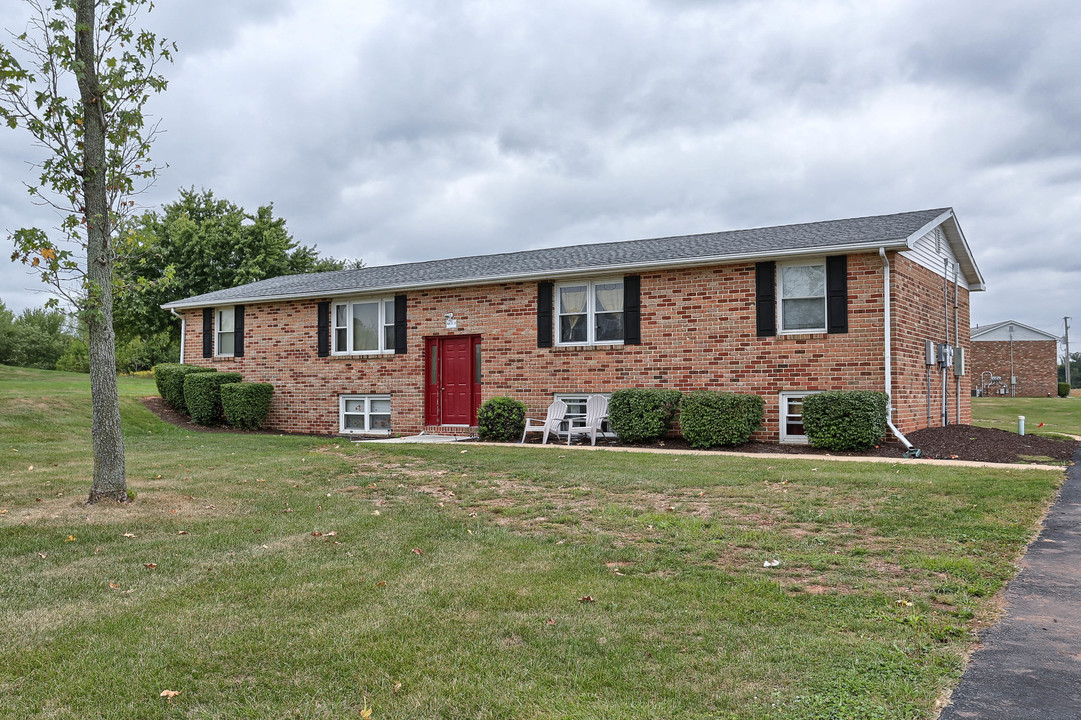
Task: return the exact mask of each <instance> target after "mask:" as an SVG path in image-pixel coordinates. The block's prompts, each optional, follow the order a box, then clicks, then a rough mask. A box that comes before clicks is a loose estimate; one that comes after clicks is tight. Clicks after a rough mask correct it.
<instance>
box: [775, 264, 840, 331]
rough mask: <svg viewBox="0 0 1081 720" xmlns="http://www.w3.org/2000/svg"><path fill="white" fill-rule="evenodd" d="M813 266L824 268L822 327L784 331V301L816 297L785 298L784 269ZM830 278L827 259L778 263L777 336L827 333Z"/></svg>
mask: <svg viewBox="0 0 1081 720" xmlns="http://www.w3.org/2000/svg"><path fill="white" fill-rule="evenodd" d="M811 265H821V266H822V277H823V280H824V283H823V290H822V327H817V328H798V329H794V330H785V329H784V301H785V300H805V299H811V298H813V297H815V296H813V295H812V296H808V297H807V298H786V297H785V296H784V268H786V267H809V266H811ZM828 283H829V277H828V276H827V274H826V259H825V258H808V259H804V260H793V261H792V262H786V263H777V308H776V312H777V334H778V335H807V334H810V333H824V332H826V326H827V325H828V324H829V302H828V297H829V285H828Z"/></svg>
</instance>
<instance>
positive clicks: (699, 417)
mask: <svg viewBox="0 0 1081 720" xmlns="http://www.w3.org/2000/svg"><path fill="white" fill-rule="evenodd" d="M764 408H765V403H764V402H763V401H762V398H761V397H759V396H758V395H745V394H740V393H729V392H715V391H710V390H700V391H698V392H691V393H687V394H686V395H684V396H683V401H682V402H681V403H680V410H679V425H680V427H681V428H682V429H683V439H684V440H686V441H687V443H688V444H689V445H690V446H691V447H693V448H699V449H703V450H704V449H706V448H711V447H717V446H718V445H742V444H743V443H745V442H747V441H748V440H750V439H751V435H753V434H754V431H755V430H757V429H758V428H759V427H761V425H762V418H763V416H764Z"/></svg>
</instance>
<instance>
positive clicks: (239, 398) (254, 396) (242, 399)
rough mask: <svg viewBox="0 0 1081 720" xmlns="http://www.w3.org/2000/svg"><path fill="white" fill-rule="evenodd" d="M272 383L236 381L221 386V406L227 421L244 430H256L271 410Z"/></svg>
mask: <svg viewBox="0 0 1081 720" xmlns="http://www.w3.org/2000/svg"><path fill="white" fill-rule="evenodd" d="M273 394H274V386H273V385H271V384H270V383H251V382H234V383H229V384H227V385H222V386H221V408H222V411H223V412H224V413H225V422H227V423H229V424H230V425H232V426H233V427H238V428H242V429H244V430H255V429H257V428H259V427H260V426H261V425H262V424H263V423H264V422H265V421H266V416H267V414H268V413H269V412H270V397H271V396H272V395H273Z"/></svg>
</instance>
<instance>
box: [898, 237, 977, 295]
mask: <svg viewBox="0 0 1081 720" xmlns="http://www.w3.org/2000/svg"><path fill="white" fill-rule="evenodd" d="M901 254H902V255H903V256H905V257H906V258H908V259H909V260H912V261H913V262H915V263H917V264H919V265H922V266H924V267H925V268H927V269H928V270H931V271H932V272H934V273H936V274H938V275H942V274H943V263H942V260H943V258H945V259H947V260H949V261H950V270H949V274H948V275H947V276H946V277H947V278H949V281H950V283H951V284H952V283H953V268H954V266H955V265H956V264H957V256H956V255H954V254H953V249H952V248H951V247H950V243H949V242H948V241H947V240H946V233H945V232H943V230H942V228H941V227H936V228H935V229H934V230H932V231H931V232H929V233H927V234H926V235H924V236H923V237H921V238H920V239H919V240H917V241H916V244H915V246H914V247H913V248H912V249H911V250H903V251H901ZM957 282H958V284H959V285H960V286H961V287H963V288H965V289H966V290H968V289H969V288H968V283H967V282H966V281H965V275H964V273H963V272H961V273H958V275H957Z"/></svg>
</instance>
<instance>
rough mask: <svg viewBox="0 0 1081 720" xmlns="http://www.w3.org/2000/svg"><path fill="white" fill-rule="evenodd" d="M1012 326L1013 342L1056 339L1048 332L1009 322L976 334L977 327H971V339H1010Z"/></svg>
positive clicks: (982, 340) (985, 340)
mask: <svg viewBox="0 0 1081 720" xmlns="http://www.w3.org/2000/svg"><path fill="white" fill-rule="evenodd" d="M1011 327H1012V328H1013V340H1014V342H1026V341H1030V340H1043V341H1045V342H1046V341H1048V340H1058V338H1057V337H1055V336H1054V335H1051V334H1050V333H1039V332H1033V331H1032V330H1030V329H1029V328H1027V327H1025V326H1024V325H1011V324H1010V323H1003V324H1002V325H1000V326H999V327H997V328H994V329H993V330H988V331H987V332H985V333H982V334H979V335H977V333H978V332H979V330H978V329H976V328H973V329H972V340H973V341H974V342H998V341H1001V340H1009V339H1010V328H1011Z"/></svg>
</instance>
